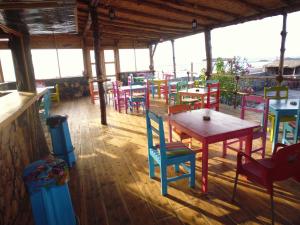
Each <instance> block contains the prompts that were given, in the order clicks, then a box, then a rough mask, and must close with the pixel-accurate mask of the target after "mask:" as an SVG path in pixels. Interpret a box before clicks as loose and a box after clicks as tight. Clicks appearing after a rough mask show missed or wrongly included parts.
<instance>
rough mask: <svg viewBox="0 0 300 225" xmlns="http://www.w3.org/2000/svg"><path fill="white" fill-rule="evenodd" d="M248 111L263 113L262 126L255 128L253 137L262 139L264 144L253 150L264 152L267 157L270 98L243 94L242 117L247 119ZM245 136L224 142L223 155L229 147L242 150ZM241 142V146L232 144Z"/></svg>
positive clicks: (263, 155) (263, 154)
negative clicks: (236, 146) (237, 146)
mask: <svg viewBox="0 0 300 225" xmlns="http://www.w3.org/2000/svg"><path fill="white" fill-rule="evenodd" d="M246 111H251V112H255V113H261V114H262V119H261V126H259V127H258V128H255V129H254V130H253V139H258V138H261V139H262V146H261V147H260V148H257V149H253V150H252V151H251V152H258V151H261V152H262V154H261V155H262V158H264V157H265V150H266V139H267V126H268V113H269V99H265V98H264V97H263V96H255V95H249V96H243V98H242V109H241V119H245V114H246ZM244 141H245V140H244V138H240V139H238V140H233V141H224V142H223V157H225V156H226V153H227V148H229V149H231V150H234V151H241V150H242V147H243V142H244ZM237 142H239V148H235V147H234V146H232V144H234V143H237Z"/></svg>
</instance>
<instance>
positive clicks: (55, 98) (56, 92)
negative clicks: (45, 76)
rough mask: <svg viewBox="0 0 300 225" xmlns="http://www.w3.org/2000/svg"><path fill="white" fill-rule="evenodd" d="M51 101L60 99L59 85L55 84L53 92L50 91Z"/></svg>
mask: <svg viewBox="0 0 300 225" xmlns="http://www.w3.org/2000/svg"><path fill="white" fill-rule="evenodd" d="M51 101H52V102H53V101H56V102H59V101H60V97H59V86H58V84H56V85H55V92H52V93H51Z"/></svg>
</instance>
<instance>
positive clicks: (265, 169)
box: [146, 81, 300, 224]
mask: <svg viewBox="0 0 300 225" xmlns="http://www.w3.org/2000/svg"><path fill="white" fill-rule="evenodd" d="M177 93H178V95H176V101H175V102H174V105H170V106H169V107H168V117H167V122H168V127H169V130H168V131H169V140H168V142H167V141H166V138H165V131H164V125H163V117H162V116H160V115H158V114H155V113H154V112H152V111H150V110H147V113H146V125H147V138H148V163H149V176H150V178H153V177H154V168H155V167H159V171H160V179H161V193H162V195H167V194H168V192H167V189H168V183H169V182H173V181H176V180H178V179H184V178H187V179H189V186H190V187H195V181H196V180H197V179H196V177H195V170H196V167H195V165H196V154H201V157H200V158H199V157H197V159H198V158H199V159H200V160H201V164H202V167H201V172H202V174H201V179H200V181H201V185H202V187H201V190H202V192H203V193H207V192H208V183H209V182H208V170H209V167H208V159H209V145H210V144H212V143H217V142H221V143H222V156H223V157H226V156H227V151H228V150H234V151H236V152H237V157H236V160H237V161H236V162H237V163H236V177H235V179H234V182H233V195H232V199H233V200H234V198H235V194H236V190H237V184H238V177H239V175H243V176H245V177H247V179H248V180H249V181H251V182H253V183H255V184H258V185H260V186H263V187H265V188H266V189H267V192H268V193H269V194H270V202H271V220H272V224H274V215H275V213H274V201H273V195H274V192H273V183H274V182H276V181H282V180H286V179H288V178H294V179H295V180H296V181H299V182H300V143H298V142H299V133H300V132H299V126H300V119H299V117H300V99H289V98H288V89H287V88H286V87H282V86H279V87H270V88H268V87H266V88H265V91H264V96H259V95H245V96H243V97H242V103H241V106H240V117H235V116H232V115H228V114H226V113H223V112H219V102H220V84H219V82H216V81H207V84H206V86H205V87H197V88H190V87H189V86H188V85H186V86H185V87H184V89H182V90H177ZM170 96H171V98H173V97H174V96H175V95H174V96H172V95H169V97H170ZM211 100H213V101H212V102H210V101H211ZM280 122H283V126H280ZM268 123H269V126H268ZM268 132H270V135H269V138H270V141H271V142H272V155H271V157H268V158H267V157H265V156H266V141H267V133H268ZM280 132H282V133H283V135H282V141H281V142H282V143H281V142H279V137H280V135H279V133H280ZM173 133H176V136H177V137H179V140H178V141H174V138H173ZM155 135H156V136H157V138H158V140H159V141H158V143H156V142H155V140H157V139H154V136H155ZM193 139H195V140H197V141H198V142H200V143H201V148H198V149H192V140H193ZM186 140H187V141H186ZM254 140H261V145H259V146H258V145H257V144H255V145H254V144H253V141H254ZM183 141H184V142H183ZM256 152H259V153H260V155H258V156H256V157H255V158H253V157H252V156H251V155H252V153H256ZM170 166H174V170H175V172H176V175H175V176H172V177H169V176H168V172H167V171H168V169H167V168H168V167H170ZM180 168H182V169H183V170H181V173H178V172H179V171H180Z"/></svg>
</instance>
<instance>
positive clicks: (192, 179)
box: [190, 158, 196, 188]
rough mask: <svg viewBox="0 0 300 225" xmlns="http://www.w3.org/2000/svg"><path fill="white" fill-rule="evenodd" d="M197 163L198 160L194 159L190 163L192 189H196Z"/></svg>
mask: <svg viewBox="0 0 300 225" xmlns="http://www.w3.org/2000/svg"><path fill="white" fill-rule="evenodd" d="M195 163H196V159H195V158H193V160H191V162H190V187H191V188H194V187H195V166H196V165H195Z"/></svg>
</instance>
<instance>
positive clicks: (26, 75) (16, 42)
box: [8, 35, 36, 92]
mask: <svg viewBox="0 0 300 225" xmlns="http://www.w3.org/2000/svg"><path fill="white" fill-rule="evenodd" d="M8 44H9V48H10V49H11V53H12V58H13V63H14V68H15V74H16V83H17V89H18V91H28V92H36V88H35V78H34V70H33V64H32V58H31V51H30V48H29V36H28V35H24V36H22V37H18V36H11V37H10V39H9V43H8Z"/></svg>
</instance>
